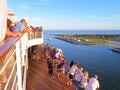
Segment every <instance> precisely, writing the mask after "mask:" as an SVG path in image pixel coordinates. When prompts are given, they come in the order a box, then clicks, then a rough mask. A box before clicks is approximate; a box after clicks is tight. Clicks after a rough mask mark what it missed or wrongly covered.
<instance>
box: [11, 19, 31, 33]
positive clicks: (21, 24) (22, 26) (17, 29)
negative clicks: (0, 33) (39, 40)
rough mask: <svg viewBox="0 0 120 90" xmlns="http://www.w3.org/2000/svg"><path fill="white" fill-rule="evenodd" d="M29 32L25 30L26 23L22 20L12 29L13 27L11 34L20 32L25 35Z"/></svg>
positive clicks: (27, 29)
mask: <svg viewBox="0 0 120 90" xmlns="http://www.w3.org/2000/svg"><path fill="white" fill-rule="evenodd" d="M30 31H31V30H30V29H29V28H27V21H26V20H25V19H22V20H21V21H20V22H19V23H17V24H16V25H15V26H14V27H13V32H21V33H25V32H28V33H29V32H30Z"/></svg>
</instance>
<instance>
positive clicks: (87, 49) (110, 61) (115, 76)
mask: <svg viewBox="0 0 120 90" xmlns="http://www.w3.org/2000/svg"><path fill="white" fill-rule="evenodd" d="M73 33H77V34H78V33H80V34H120V31H119V30H106V31H95V30H94V31H84V30H82V31H75V30H74V31H71V30H69V31H68V30H67V31H44V42H45V43H47V44H49V45H53V46H54V47H56V48H61V49H62V50H63V53H64V55H65V57H66V59H67V61H68V62H70V61H71V60H74V61H77V62H78V63H79V66H83V67H84V70H87V71H88V72H89V74H90V77H92V76H93V75H94V74H98V75H99V82H100V87H101V90H120V53H116V52H112V51H111V50H109V48H110V47H108V46H104V45H76V44H71V43H68V42H65V41H62V40H58V39H55V38H54V35H53V34H73ZM49 37H52V38H53V40H52V42H50V41H49Z"/></svg>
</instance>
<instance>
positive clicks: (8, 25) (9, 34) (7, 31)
mask: <svg viewBox="0 0 120 90" xmlns="http://www.w3.org/2000/svg"><path fill="white" fill-rule="evenodd" d="M11 27H12V21H11V20H10V19H7V30H6V37H5V38H8V37H17V36H20V35H21V33H20V32H12V31H11V30H10V29H11Z"/></svg>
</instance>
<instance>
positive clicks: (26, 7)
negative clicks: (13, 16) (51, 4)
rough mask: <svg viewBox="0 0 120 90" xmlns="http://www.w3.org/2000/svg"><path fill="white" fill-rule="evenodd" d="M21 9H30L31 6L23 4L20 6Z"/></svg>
mask: <svg viewBox="0 0 120 90" xmlns="http://www.w3.org/2000/svg"><path fill="white" fill-rule="evenodd" d="M20 8H21V9H24V10H28V9H29V8H30V7H29V6H26V5H22V6H20Z"/></svg>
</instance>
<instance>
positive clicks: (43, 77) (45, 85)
mask: <svg viewBox="0 0 120 90" xmlns="http://www.w3.org/2000/svg"><path fill="white" fill-rule="evenodd" d="M53 74H54V75H55V76H56V74H57V73H56V71H55V69H54V73H53ZM66 80H67V78H66V76H65V75H62V76H61V77H59V78H49V76H48V69H47V64H46V62H43V61H36V60H30V61H29V71H28V78H27V86H26V88H27V89H26V90H75V87H74V86H67V85H66Z"/></svg>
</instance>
